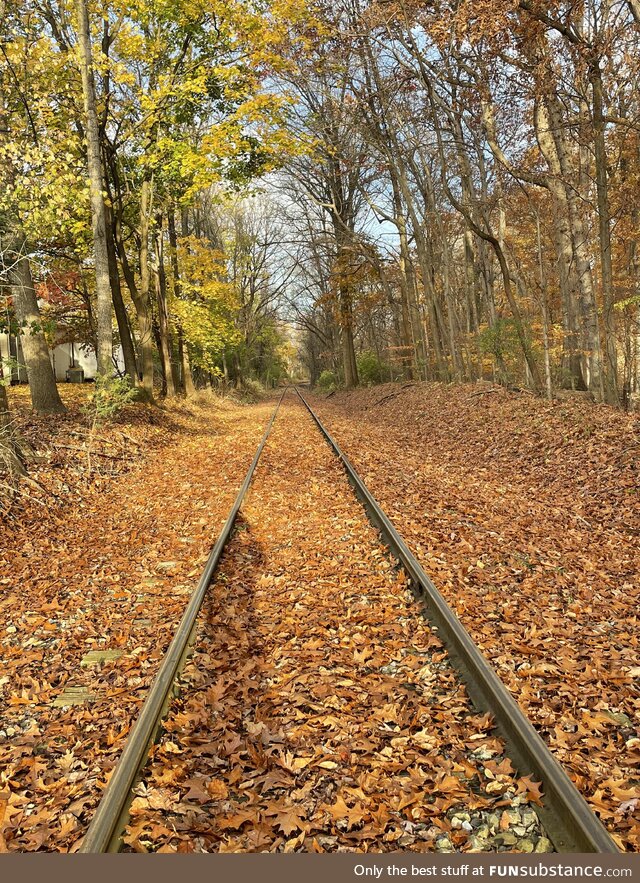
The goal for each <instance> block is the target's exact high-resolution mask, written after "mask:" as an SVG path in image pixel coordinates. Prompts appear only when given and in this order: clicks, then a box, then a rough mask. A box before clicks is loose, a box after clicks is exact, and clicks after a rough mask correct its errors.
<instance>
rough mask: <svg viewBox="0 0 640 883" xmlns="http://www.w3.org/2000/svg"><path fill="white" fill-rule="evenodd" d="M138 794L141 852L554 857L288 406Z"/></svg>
mask: <svg viewBox="0 0 640 883" xmlns="http://www.w3.org/2000/svg"><path fill="white" fill-rule="evenodd" d="M182 686H183V689H182V693H181V696H180V698H179V699H177V700H175V701H174V703H173V705H172V707H171V709H170V712H169V715H168V717H167V719H166V720H165V725H164V726H165V733H164V735H163V737H162V739H161V741H160V743H159V744H158V745H157V746H156V747H155V749H154V750H153V755H152V760H151V762H150V763H149V765H148V766H147V768H146V771H145V774H144V778H143V781H142V782H141V783H140V784H139V785H138V786H137V788H136V795H137V796H136V798H135V800H134V802H133V804H132V807H131V824H130V826H129V828H128V832H127V834H126V837H125V842H126V844H127V848H128V849H135V850H140V851H146V850H154V851H155V850H161V851H175V850H178V851H207V852H218V851H222V852H230V851H231V852H243V851H285V852H290V851H319V852H321V851H352V850H353V851H370V852H384V851H389V850H397V849H410V850H414V851H429V850H438V851H458V850H461V851H467V850H468V851H490V850H498V851H519V852H523V851H524V852H531V851H538V852H544V851H549V850H551V848H552V847H551V844H550V842H549V840H548V839H547V838H546V836H545V835H544V832H543V830H542V828H541V825H540V822H539V820H538V818H537V816H536V814H535V811H534V805H533V804H532V800H534V799H536V798H537V795H538V793H539V792H538V788H537V787H536V785H535V784H534V783H533V782H532V781H531V780H530V779H527V778H519V777H518V776H517V775H516V774H515V773H514V770H513V768H512V766H511V763H510V761H509V759H508V758H507V757H506V756H505V753H504V746H503V745H502V743H501V742H500V740H499V739H497V738H496V737H495V735H493V734H492V732H491V721H490V718H489V716H488V715H479V714H478V713H477V712H475V711H474V709H473V707H472V706H471V705H470V703H469V700H468V697H467V694H466V691H465V688H464V686H463V685H462V683H461V681H460V679H459V677H458V675H457V673H456V672H455V671H454V670H453V669H452V667H451V666H450V664H449V662H448V658H447V653H446V651H445V650H444V648H443V646H442V644H441V643H440V641H439V639H438V637H437V634H436V633H435V632H434V631H433V630H432V629H431V628H430V627H429V625H428V623H427V622H426V621H425V620H424V618H423V617H422V616H421V614H420V608H419V605H418V604H417V603H416V602H415V601H414V600H413V596H412V595H411V593H410V591H409V590H408V588H407V581H406V578H405V577H404V575H403V573H402V572H399V571H398V570H397V569H396V568H395V566H394V563H393V560H392V559H391V558H390V556H389V554H388V552H387V551H386V550H385V549H384V548H383V547H382V546H381V544H380V540H379V538H378V536H377V534H376V532H375V531H374V529H373V528H372V527H371V526H370V524H369V522H368V521H367V519H366V516H365V514H364V512H363V510H362V508H361V506H360V504H359V503H358V502H357V500H356V499H355V497H354V494H353V491H352V489H351V487H350V486H349V484H348V481H347V479H346V476H345V474H344V472H343V469H342V467H341V465H340V463H339V461H338V460H337V459H336V458H335V456H333V455H332V453H331V451H330V450H329V449H328V448H327V446H326V444H325V443H324V441H323V439H322V437H321V435H320V434H319V433H318V431H317V429H316V428H315V426H314V424H313V422H312V420H311V418H310V417H309V416H308V414H307V412H306V411H305V409H304V408H303V407H302V405H301V404H299V403H298V402H296V401H295V399H294V398H293V396H292V395H290V396H288V397H287V398H286V399H285V403H284V404H283V406H282V409H281V411H280V415H279V416H278V418H277V420H276V423H275V425H274V428H273V431H272V433H271V436H270V439H269V441H268V444H267V447H266V449H265V451H264V453H263V455H262V458H261V460H260V463H259V466H258V469H257V471H256V474H255V477H254V480H253V484H252V487H251V490H250V492H249V496H248V498H247V499H246V500H245V502H244V505H243V509H242V518H241V521H239V522H238V524H237V528H236V533H235V535H234V536H233V538H232V539H231V541H230V544H229V546H228V547H227V551H226V553H225V556H224V558H223V560H222V563H221V565H220V568H219V570H218V572H217V574H216V578H215V581H214V583H213V584H212V586H211V589H210V592H209V595H208V599H207V601H206V602H205V605H204V607H203V610H202V613H201V617H200V621H199V626H198V634H197V641H196V650H195V655H194V657H193V659H192V660H191V662H190V663H188V664H187V667H186V668H185V670H184V672H183V685H182Z"/></svg>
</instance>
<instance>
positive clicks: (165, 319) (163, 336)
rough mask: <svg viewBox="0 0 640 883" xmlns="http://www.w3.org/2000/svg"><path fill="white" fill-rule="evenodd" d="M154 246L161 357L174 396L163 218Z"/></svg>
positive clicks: (159, 222)
mask: <svg viewBox="0 0 640 883" xmlns="http://www.w3.org/2000/svg"><path fill="white" fill-rule="evenodd" d="M154 248H155V255H156V264H157V270H156V272H155V281H156V304H157V307H158V331H159V336H160V347H159V350H160V357H161V359H162V364H163V367H164V376H165V384H166V395H167V396H168V397H169V398H173V397H174V396H175V395H176V393H177V379H176V376H175V366H174V362H173V359H172V349H173V347H172V345H171V334H170V331H169V313H168V310H167V279H166V275H165V269H164V249H163V248H162V218H158V228H157V229H156V232H155V235H154Z"/></svg>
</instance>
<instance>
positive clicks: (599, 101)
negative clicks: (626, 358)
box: [589, 57, 620, 405]
mask: <svg viewBox="0 0 640 883" xmlns="http://www.w3.org/2000/svg"><path fill="white" fill-rule="evenodd" d="M589 79H590V81H591V89H592V96H593V140H594V153H595V165H596V197H597V203H598V236H599V240H600V276H601V285H602V307H603V310H602V312H603V319H604V322H603V325H604V340H605V354H606V359H605V372H604V392H605V399H606V401H607V402H608V403H609V404H610V405H618V404H620V397H619V395H618V354H617V349H616V329H615V320H614V309H613V266H612V263H611V221H610V211H609V187H608V182H607V152H606V144H605V137H604V130H605V123H604V110H603V94H602V72H601V70H600V62H599V60H598V58H597V57H596V58H593V59H592V60H591V64H590V66H589Z"/></svg>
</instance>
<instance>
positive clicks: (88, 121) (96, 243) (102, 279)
mask: <svg viewBox="0 0 640 883" xmlns="http://www.w3.org/2000/svg"><path fill="white" fill-rule="evenodd" d="M76 10H77V14H78V45H79V48H80V70H81V73H82V93H83V98H84V117H85V119H84V123H85V136H86V140H87V168H88V172H89V186H90V191H91V223H92V229H93V250H94V260H95V273H96V295H97V304H98V306H97V310H96V316H97V337H98V349H97V358H98V375H101V376H104V377H110V376H111V374H112V373H113V363H112V357H113V331H112V325H111V282H110V278H109V252H108V248H107V221H106V212H105V205H104V198H103V195H102V194H103V180H102V163H101V159H100V132H99V128H98V115H97V112H96V92H95V83H94V78H93V58H92V50H91V36H90V29H89V13H88V10H87V4H86V0H76Z"/></svg>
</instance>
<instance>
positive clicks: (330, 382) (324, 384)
mask: <svg viewBox="0 0 640 883" xmlns="http://www.w3.org/2000/svg"><path fill="white" fill-rule="evenodd" d="M318 386H319V387H320V389H322V390H324V391H325V392H333V390H334V389H335V388H336V387H337V386H338V378H337V377H336V374H335V372H334V371H323V372H322V374H321V375H320V377H319V378H318Z"/></svg>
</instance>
